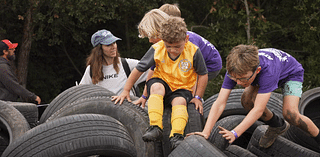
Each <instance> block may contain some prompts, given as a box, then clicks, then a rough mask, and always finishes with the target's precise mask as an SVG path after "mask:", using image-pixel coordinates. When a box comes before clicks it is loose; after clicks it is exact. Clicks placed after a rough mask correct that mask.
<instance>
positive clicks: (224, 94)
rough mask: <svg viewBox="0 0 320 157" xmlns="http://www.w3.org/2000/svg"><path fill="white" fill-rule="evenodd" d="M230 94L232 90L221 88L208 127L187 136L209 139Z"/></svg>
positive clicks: (207, 123) (208, 120) (209, 117)
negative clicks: (199, 136) (195, 135)
mask: <svg viewBox="0 0 320 157" xmlns="http://www.w3.org/2000/svg"><path fill="white" fill-rule="evenodd" d="M230 93H231V89H225V88H221V90H220V92H219V96H218V98H217V100H216V101H215V102H213V104H212V107H211V110H210V112H209V115H208V119H207V122H206V125H205V126H204V129H203V131H202V132H194V133H189V134H187V136H190V135H194V134H197V135H201V136H203V137H204V138H206V139H208V138H209V136H210V133H211V130H212V128H213V126H214V125H215V124H216V122H217V120H218V119H219V117H220V115H221V114H222V112H223V110H224V108H225V107H226V104H227V100H228V98H229V95H230Z"/></svg>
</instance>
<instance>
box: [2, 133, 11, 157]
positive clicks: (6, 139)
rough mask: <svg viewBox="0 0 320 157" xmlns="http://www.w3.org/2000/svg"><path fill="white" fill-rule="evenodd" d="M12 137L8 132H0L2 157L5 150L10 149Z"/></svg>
mask: <svg viewBox="0 0 320 157" xmlns="http://www.w3.org/2000/svg"><path fill="white" fill-rule="evenodd" d="M9 140H10V137H9V134H8V132H7V131H5V130H1V131H0V156H1V155H2V153H3V152H4V150H5V149H6V148H7V147H8V145H9V142H10V141H9Z"/></svg>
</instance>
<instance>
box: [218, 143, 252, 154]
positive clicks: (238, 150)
mask: <svg viewBox="0 0 320 157" xmlns="http://www.w3.org/2000/svg"><path fill="white" fill-rule="evenodd" d="M223 153H224V154H226V155H227V156H228V157H257V156H256V155H255V154H253V153H251V152H250V151H249V150H247V149H244V148H242V147H240V146H238V145H234V144H232V145H230V146H229V147H227V148H226V150H225V151H223Z"/></svg>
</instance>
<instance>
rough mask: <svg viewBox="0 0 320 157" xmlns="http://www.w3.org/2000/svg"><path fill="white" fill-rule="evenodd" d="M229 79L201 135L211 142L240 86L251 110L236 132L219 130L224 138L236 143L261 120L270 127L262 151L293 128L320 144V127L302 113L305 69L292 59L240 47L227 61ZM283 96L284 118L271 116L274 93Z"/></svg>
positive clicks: (244, 102)
mask: <svg viewBox="0 0 320 157" xmlns="http://www.w3.org/2000/svg"><path fill="white" fill-rule="evenodd" d="M226 69H227V72H226V75H225V78H224V82H223V85H222V88H221V90H220V93H219V96H218V98H217V100H216V101H215V102H214V103H213V104H212V109H211V110H210V113H209V116H208V119H207V123H206V125H205V128H204V130H203V131H202V132H195V133H190V134H188V135H192V134H199V135H202V136H203V137H205V138H206V139H208V137H209V135H210V132H211V130H212V128H213V126H214V125H215V123H216V121H217V120H218V118H219V117H220V115H221V113H222V112H223V110H224V108H225V106H226V103H227V100H228V97H229V95H230V93H231V90H232V88H233V87H234V86H235V85H236V84H239V85H241V86H243V87H245V90H244V92H243V94H242V96H241V103H242V105H243V107H244V108H245V109H247V110H249V113H248V114H247V116H246V118H245V119H244V120H243V121H242V122H241V123H240V124H239V125H238V126H236V127H235V128H234V129H233V130H231V131H229V130H226V129H224V128H222V127H220V126H219V129H220V132H219V133H220V134H222V136H223V137H224V138H225V139H226V140H228V141H229V143H232V142H233V141H234V140H235V139H236V138H238V137H239V136H241V135H242V134H243V133H244V132H245V131H246V130H247V129H248V128H249V127H250V126H251V125H252V124H253V123H254V122H255V121H257V120H258V119H259V118H261V119H262V120H263V121H264V122H265V123H266V124H267V125H269V127H268V130H267V131H266V133H265V134H264V135H263V136H262V137H261V139H260V141H259V145H260V147H264V148H268V147H270V146H271V145H272V144H273V142H274V141H275V139H276V138H277V136H278V135H280V134H282V133H284V132H285V131H286V130H287V129H288V128H289V124H288V122H289V123H290V124H291V125H294V126H297V127H299V128H301V129H302V130H304V131H305V132H307V133H309V134H310V135H311V136H312V137H314V139H315V140H316V141H317V143H318V144H320V136H319V129H318V127H317V126H316V125H315V124H314V123H313V122H312V121H311V120H310V119H309V118H308V117H306V116H304V115H301V114H300V113H299V110H298V105H299V100H300V97H301V94H302V82H303V73H304V69H303V67H302V66H301V64H300V63H299V62H298V61H297V60H296V59H295V58H293V57H292V56H291V55H289V54H287V53H285V52H283V51H281V50H277V49H273V48H268V49H259V50H258V48H257V47H256V46H253V45H238V46H236V47H234V48H233V49H232V50H231V52H230V53H229V55H228V57H227V63H226ZM279 87H280V88H282V92H283V96H284V98H283V117H284V118H285V120H286V121H285V120H284V119H282V118H281V117H279V116H278V115H276V114H274V113H273V112H271V111H270V110H269V109H268V108H267V107H266V105H267V102H268V101H269V98H270V95H271V92H272V91H274V90H275V89H277V88H279Z"/></svg>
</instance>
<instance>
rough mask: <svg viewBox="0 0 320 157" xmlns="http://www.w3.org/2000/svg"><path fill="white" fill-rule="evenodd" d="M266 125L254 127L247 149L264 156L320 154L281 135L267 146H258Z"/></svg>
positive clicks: (284, 156) (310, 156) (298, 156)
mask: <svg viewBox="0 0 320 157" xmlns="http://www.w3.org/2000/svg"><path fill="white" fill-rule="evenodd" d="M267 127H268V126H267V125H262V126H259V127H257V128H256V130H255V131H254V133H253V134H252V137H251V140H250V142H249V144H248V148H247V149H248V150H249V151H250V152H252V153H254V154H256V155H257V156H264V157H271V156H272V157H305V156H307V157H319V156H320V154H319V153H317V152H314V151H312V150H309V149H307V148H305V147H302V146H300V145H298V144H296V143H294V142H292V141H290V140H288V139H286V138H284V137H282V136H278V138H277V139H276V140H275V142H274V143H273V144H272V145H271V146H270V147H269V148H262V147H259V140H260V138H261V136H263V135H264V133H265V131H266V130H267Z"/></svg>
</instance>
